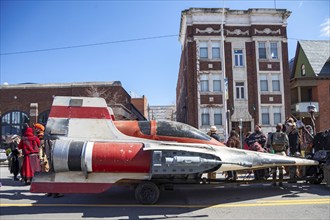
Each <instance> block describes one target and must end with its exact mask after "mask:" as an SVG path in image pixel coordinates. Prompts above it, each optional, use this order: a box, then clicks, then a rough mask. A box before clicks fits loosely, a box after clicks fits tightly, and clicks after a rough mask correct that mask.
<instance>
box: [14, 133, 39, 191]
mask: <svg viewBox="0 0 330 220" xmlns="http://www.w3.org/2000/svg"><path fill="white" fill-rule="evenodd" d="M39 147H40V140H39V138H38V137H36V136H35V135H34V134H33V129H32V128H30V127H27V128H26V130H25V133H24V134H23V137H22V139H21V141H20V142H19V144H18V149H21V150H22V152H23V155H24V160H23V164H22V178H23V180H24V181H25V184H26V185H30V184H31V181H32V178H33V177H34V173H35V172H40V171H41V169H40V160H39Z"/></svg>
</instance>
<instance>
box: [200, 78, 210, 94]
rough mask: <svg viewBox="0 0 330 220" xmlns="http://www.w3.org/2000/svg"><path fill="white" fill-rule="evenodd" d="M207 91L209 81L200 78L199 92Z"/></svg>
mask: <svg viewBox="0 0 330 220" xmlns="http://www.w3.org/2000/svg"><path fill="white" fill-rule="evenodd" d="M208 91H209V81H208V80H201V92H208Z"/></svg>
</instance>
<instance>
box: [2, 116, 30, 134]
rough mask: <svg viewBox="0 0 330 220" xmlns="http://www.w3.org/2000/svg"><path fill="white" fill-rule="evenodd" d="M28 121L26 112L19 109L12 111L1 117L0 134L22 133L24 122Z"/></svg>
mask: <svg viewBox="0 0 330 220" xmlns="http://www.w3.org/2000/svg"><path fill="white" fill-rule="evenodd" d="M29 121H30V119H29V117H28V115H27V114H25V113H24V112H20V111H12V112H8V113H6V114H4V115H3V116H2V117H1V135H3V136H6V135H11V134H18V135H22V129H23V126H24V124H26V123H27V124H28V123H29Z"/></svg>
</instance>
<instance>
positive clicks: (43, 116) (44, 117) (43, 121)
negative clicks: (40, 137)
mask: <svg viewBox="0 0 330 220" xmlns="http://www.w3.org/2000/svg"><path fill="white" fill-rule="evenodd" d="M49 113H50V110H46V111H44V112H42V113H40V114H39V116H38V123H40V124H43V125H46V124H47V120H48V116H49Z"/></svg>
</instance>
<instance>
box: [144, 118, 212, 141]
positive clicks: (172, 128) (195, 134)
mask: <svg viewBox="0 0 330 220" xmlns="http://www.w3.org/2000/svg"><path fill="white" fill-rule="evenodd" d="M139 127H140V130H141V131H142V133H144V134H146V135H150V121H139ZM157 135H159V136H169V137H184V138H193V139H199V140H207V141H209V140H211V137H209V136H208V135H207V134H204V133H203V132H201V131H199V130H198V129H196V128H194V127H192V126H190V125H187V124H183V123H180V122H175V121H157Z"/></svg>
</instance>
